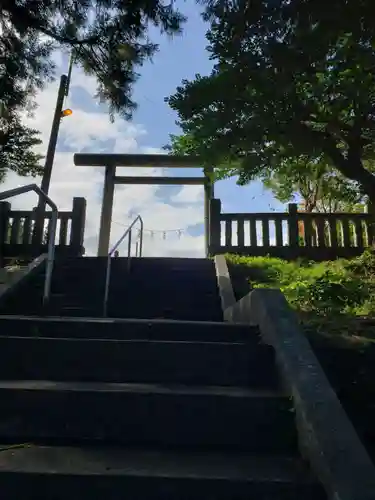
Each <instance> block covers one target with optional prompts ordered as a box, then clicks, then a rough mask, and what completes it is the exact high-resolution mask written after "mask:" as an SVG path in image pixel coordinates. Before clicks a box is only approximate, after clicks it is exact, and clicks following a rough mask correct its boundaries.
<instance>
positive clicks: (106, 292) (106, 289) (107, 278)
mask: <svg viewBox="0 0 375 500" xmlns="http://www.w3.org/2000/svg"><path fill="white" fill-rule="evenodd" d="M138 221H139V222H140V226H141V227H140V232H139V257H142V247H143V219H142V217H141V216H140V215H137V217H136V218H135V219H134V220H133V222H132V223H131V224H130V226H129V227H128V228H126V230H125V232H124V234H123V235H122V236H121V238H120V239H119V240H118V241H117V243H116V244H115V245H114V246H113V247H112V248H111V250H110V251H109V253H108V256H107V267H106V271H105V287H104V299H103V317H106V316H107V306H108V295H109V282H110V277H111V258H112V255H113V254H114V253H115V252H116V250H117V249H118V247H119V246H120V245H121V243H122V242H123V241H124V239H125V238H126V237H127V236H128V235H129V240H128V269H129V268H130V251H131V244H132V229H133V227H134V226H135V224H136V223H137V222H138ZM136 253H137V254H138V247H137V250H136Z"/></svg>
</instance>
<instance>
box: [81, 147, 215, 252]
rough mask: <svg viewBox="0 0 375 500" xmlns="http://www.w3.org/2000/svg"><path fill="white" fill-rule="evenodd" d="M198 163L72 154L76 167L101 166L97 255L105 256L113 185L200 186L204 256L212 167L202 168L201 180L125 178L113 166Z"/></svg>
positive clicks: (150, 156) (144, 156) (164, 156)
mask: <svg viewBox="0 0 375 500" xmlns="http://www.w3.org/2000/svg"><path fill="white" fill-rule="evenodd" d="M200 163H201V160H200V159H199V158H198V157H196V156H176V155H167V154H162V155H158V154H101V153H100V154H90V153H88V154H86V153H77V154H75V155H74V165H76V166H78V167H105V176H104V187H103V201H102V211H101V216H100V230H99V245H98V256H99V257H103V256H106V255H108V251H109V237H110V232H111V220H112V210H113V195H114V190H115V185H116V184H159V185H173V184H175V185H203V186H204V222H205V224H204V234H205V248H206V255H207V254H208V241H209V203H210V199H211V198H213V197H214V187H213V180H212V175H211V174H212V173H213V167H210V168H207V167H205V168H204V169H203V173H204V175H203V177H137V176H134V177H128V176H118V175H116V167H173V168H199V164H200Z"/></svg>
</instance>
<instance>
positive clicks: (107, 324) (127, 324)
mask: <svg viewBox="0 0 375 500" xmlns="http://www.w3.org/2000/svg"><path fill="white" fill-rule="evenodd" d="M0 331H1V334H2V335H4V336H8V335H9V336H12V335H16V336H19V337H57V338H61V337H62V338H66V337H68V338H92V339H118V340H173V341H178V340H181V341H201V342H228V341H229V342H247V343H248V344H250V346H251V347H252V348H256V347H257V345H258V344H259V343H260V336H259V330H258V328H257V327H252V326H248V325H234V324H230V323H225V322H210V321H177V320H165V319H153V320H148V319H116V318H105V319H104V318H92V317H91V318H90V317H88V318H73V317H71V318H69V317H66V318H60V317H40V316H23V315H22V316H20V315H17V316H14V315H2V316H0Z"/></svg>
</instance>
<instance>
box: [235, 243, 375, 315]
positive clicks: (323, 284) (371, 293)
mask: <svg viewBox="0 0 375 500" xmlns="http://www.w3.org/2000/svg"><path fill="white" fill-rule="evenodd" d="M227 259H228V260H229V262H231V263H232V264H233V265H235V266H241V267H243V268H247V271H246V275H247V277H248V279H249V280H250V284H251V286H252V287H253V288H256V287H268V288H279V289H280V290H281V291H282V292H283V293H284V294H285V296H286V298H287V300H288V302H289V304H290V305H291V306H292V307H293V308H294V309H296V310H298V311H300V312H314V313H315V314H318V315H327V314H330V313H335V314H350V315H352V316H362V315H364V314H365V315H367V316H369V315H371V316H373V317H375V255H374V254H373V253H372V252H369V251H368V252H365V253H364V254H363V255H361V256H360V257H358V258H355V259H352V260H346V259H338V260H336V261H332V262H320V263H317V262H311V261H303V260H299V261H293V262H288V261H284V260H282V259H276V258H271V257H240V256H236V255H227Z"/></svg>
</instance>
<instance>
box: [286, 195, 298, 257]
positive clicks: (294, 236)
mask: <svg viewBox="0 0 375 500" xmlns="http://www.w3.org/2000/svg"><path fill="white" fill-rule="evenodd" d="M288 212H289V216H288V237H289V247H290V248H298V247H299V230H298V229H299V228H298V207H297V204H296V203H289V204H288Z"/></svg>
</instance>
